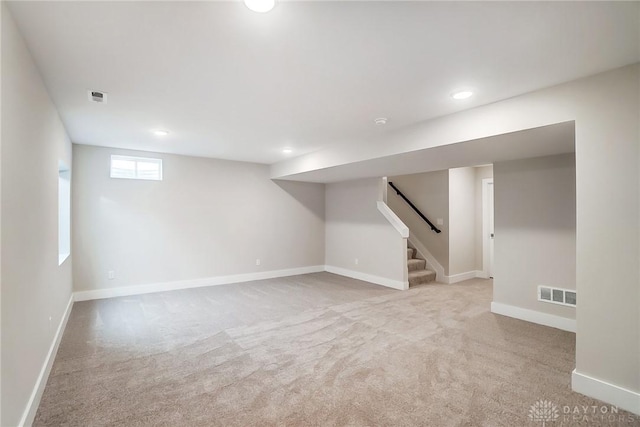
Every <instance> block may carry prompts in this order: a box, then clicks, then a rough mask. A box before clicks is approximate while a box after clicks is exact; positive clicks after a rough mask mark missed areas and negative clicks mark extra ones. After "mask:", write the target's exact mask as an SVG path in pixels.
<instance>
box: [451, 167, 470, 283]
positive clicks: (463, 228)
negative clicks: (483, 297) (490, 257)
mask: <svg viewBox="0 0 640 427" xmlns="http://www.w3.org/2000/svg"><path fill="white" fill-rule="evenodd" d="M475 180H476V173H475V168H472V167H467V168H455V169H449V225H450V229H449V275H450V276H453V275H456V274H462V273H468V272H470V271H475V270H476V268H475V267H476V242H475V237H476V206H475V202H476V192H475Z"/></svg>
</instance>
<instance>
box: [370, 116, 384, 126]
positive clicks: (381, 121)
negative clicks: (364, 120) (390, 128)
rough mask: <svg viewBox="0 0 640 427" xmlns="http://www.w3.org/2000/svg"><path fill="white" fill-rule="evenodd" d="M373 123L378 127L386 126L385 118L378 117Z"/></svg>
mask: <svg viewBox="0 0 640 427" xmlns="http://www.w3.org/2000/svg"><path fill="white" fill-rule="evenodd" d="M373 122H374V123H375V124H377V125H378V126H382V125H386V124H387V118H386V117H378V118H377V119H375V120H374V121H373Z"/></svg>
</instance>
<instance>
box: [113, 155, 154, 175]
mask: <svg viewBox="0 0 640 427" xmlns="http://www.w3.org/2000/svg"><path fill="white" fill-rule="evenodd" d="M110 176H111V178H125V179H146V180H151V181H162V159H151V158H147V157H130V156H116V155H115V154H114V155H112V156H111V175H110Z"/></svg>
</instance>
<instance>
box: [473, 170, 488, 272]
mask: <svg viewBox="0 0 640 427" xmlns="http://www.w3.org/2000/svg"><path fill="white" fill-rule="evenodd" d="M474 169H475V172H476V176H475V184H474V186H475V193H476V196H475V197H476V205H475V211H476V214H475V217H476V221H475V228H476V231H475V234H476V236H475V246H476V262H475V270H478V271H482V270H483V269H484V255H485V254H484V250H483V243H484V236H483V235H482V226H483V221H484V216H483V215H484V212H483V200H482V181H483V180H484V179H488V178H493V165H487V166H478V167H476V168H474ZM487 256H488V254H487Z"/></svg>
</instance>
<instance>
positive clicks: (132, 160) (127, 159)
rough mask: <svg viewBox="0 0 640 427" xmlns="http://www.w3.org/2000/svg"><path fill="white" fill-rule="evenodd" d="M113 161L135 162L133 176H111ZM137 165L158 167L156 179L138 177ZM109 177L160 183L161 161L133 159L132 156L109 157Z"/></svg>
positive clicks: (114, 155) (147, 158) (113, 155)
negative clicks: (149, 164) (144, 164)
mask: <svg viewBox="0 0 640 427" xmlns="http://www.w3.org/2000/svg"><path fill="white" fill-rule="evenodd" d="M114 160H124V161H129V162H135V164H136V170H135V176H132V177H129V176H114V175H113V161H114ZM138 163H155V164H157V165H159V166H160V172H159V175H158V177H157V178H148V177H143V176H138ZM109 177H111V178H114V179H137V180H144V181H162V159H158V158H153V157H134V156H120V155H118V154H112V155H111V162H110V164H109Z"/></svg>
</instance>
